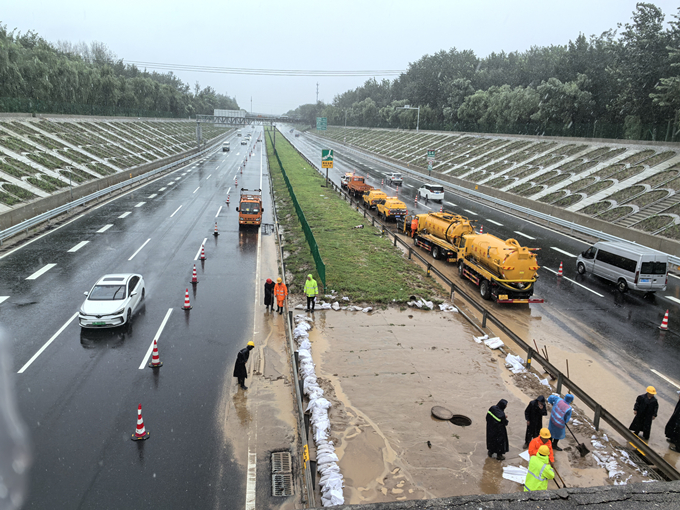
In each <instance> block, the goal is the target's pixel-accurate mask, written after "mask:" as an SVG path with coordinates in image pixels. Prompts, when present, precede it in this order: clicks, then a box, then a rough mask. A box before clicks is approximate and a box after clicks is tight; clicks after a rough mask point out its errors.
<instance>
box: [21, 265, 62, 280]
mask: <svg viewBox="0 0 680 510" xmlns="http://www.w3.org/2000/svg"><path fill="white" fill-rule="evenodd" d="M54 266H56V264H47V265H45V266H44V267H43V268H42V269H38V270H37V271H36V272H35V273H33V274H32V275H31V276H29V277H28V278H26V279H27V280H35V279H37V278H38V277H39V276H41V275H43V274H45V273H46V272H47V271H49V270H50V269H52V268H53V267H54Z"/></svg>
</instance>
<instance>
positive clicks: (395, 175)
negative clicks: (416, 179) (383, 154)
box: [385, 172, 404, 186]
mask: <svg viewBox="0 0 680 510" xmlns="http://www.w3.org/2000/svg"><path fill="white" fill-rule="evenodd" d="M385 180H386V181H387V184H396V185H397V186H401V185H402V184H403V183H404V178H403V177H402V176H401V174H400V173H399V172H392V173H389V174H387V175H386V176H385Z"/></svg>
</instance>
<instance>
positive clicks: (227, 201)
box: [227, 195, 229, 205]
mask: <svg viewBox="0 0 680 510" xmlns="http://www.w3.org/2000/svg"><path fill="white" fill-rule="evenodd" d="M227 205H229V195H227Z"/></svg>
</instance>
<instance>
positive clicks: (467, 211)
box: [463, 209, 477, 216]
mask: <svg viewBox="0 0 680 510" xmlns="http://www.w3.org/2000/svg"><path fill="white" fill-rule="evenodd" d="M463 211H465V212H466V213H470V214H474V215H475V216H477V213H476V212H474V211H471V210H470V209H463Z"/></svg>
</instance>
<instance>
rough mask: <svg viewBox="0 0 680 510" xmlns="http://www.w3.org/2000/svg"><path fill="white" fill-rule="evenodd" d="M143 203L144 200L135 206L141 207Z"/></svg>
mask: <svg viewBox="0 0 680 510" xmlns="http://www.w3.org/2000/svg"><path fill="white" fill-rule="evenodd" d="M144 204H146V202H140V203H138V204H137V205H136V206H135V207H142V206H143V205H144Z"/></svg>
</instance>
